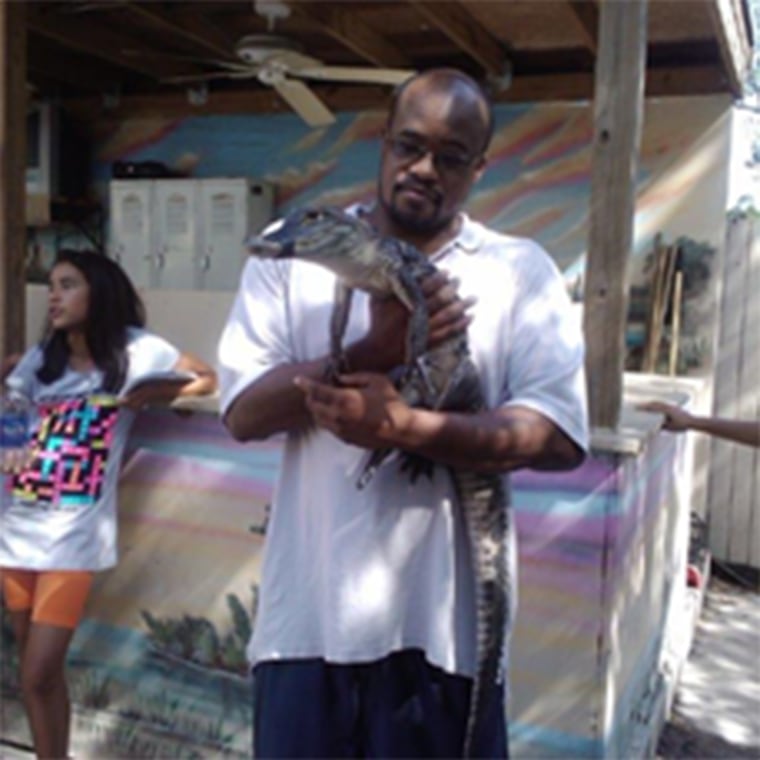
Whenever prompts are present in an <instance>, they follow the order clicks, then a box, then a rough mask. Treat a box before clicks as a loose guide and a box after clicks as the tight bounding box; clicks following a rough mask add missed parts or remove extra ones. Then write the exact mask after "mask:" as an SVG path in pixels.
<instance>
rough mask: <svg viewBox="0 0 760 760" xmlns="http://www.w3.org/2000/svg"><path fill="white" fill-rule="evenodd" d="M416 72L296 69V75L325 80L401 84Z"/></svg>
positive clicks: (318, 68)
mask: <svg viewBox="0 0 760 760" xmlns="http://www.w3.org/2000/svg"><path fill="white" fill-rule="evenodd" d="M415 73H416V72H415V71H414V70H412V69H376V68H372V67H370V66H321V65H320V66H314V67H306V68H301V69H296V70H295V71H293V74H294V76H298V77H302V78H303V79H318V80H320V81H325V82H365V83H367V84H393V85H396V84H401V83H402V82H405V81H406V80H407V79H409V77H411V76H412V75H413V74H415Z"/></svg>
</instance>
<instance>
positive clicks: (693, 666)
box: [657, 568, 760, 760]
mask: <svg viewBox="0 0 760 760" xmlns="http://www.w3.org/2000/svg"><path fill="white" fill-rule="evenodd" d="M657 757H658V758H660V759H661V760H671V759H672V760H676V759H677V758H705V759H706V758H723V759H724V760H734V759H736V760H739V759H741V758H753V759H754V760H758V759H760V589H759V588H758V585H757V579H756V578H754V579H753V580H751V581H748V580H747V579H746V578H741V577H736V576H732V575H731V574H728V573H726V572H722V571H720V569H719V568H716V569H715V570H714V571H713V575H712V578H711V580H710V583H709V586H708V589H707V593H706V595H705V602H704V607H703V610H702V615H701V617H700V621H699V624H698V626H697V630H696V633H695V639H694V645H693V647H692V651H691V653H690V655H689V658H688V661H687V663H686V665H685V666H684V670H683V672H682V675H681V679H680V682H679V686H678V689H677V691H676V696H675V700H674V704H673V709H672V714H671V718H670V720H669V722H668V723H667V724H666V726H665V728H664V730H663V732H662V734H661V735H660V741H659V744H658V747H657Z"/></svg>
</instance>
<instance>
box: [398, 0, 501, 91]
mask: <svg viewBox="0 0 760 760" xmlns="http://www.w3.org/2000/svg"><path fill="white" fill-rule="evenodd" d="M407 2H409V3H410V4H411V5H413V6H414V7H415V8H416V9H417V11H418V12H419V14H420V15H421V16H422V18H424V19H425V20H426V21H427V22H428V23H429V24H431V25H432V26H434V27H436V29H439V30H440V31H441V32H443V33H444V34H445V35H446V36H447V37H448V38H449V39H450V40H451V41H452V42H453V43H455V44H456V45H457V46H458V47H460V48H461V49H462V50H463V51H464V52H465V53H467V55H469V56H470V58H472V59H473V60H474V61H476V62H477V63H478V64H479V65H480V66H482V67H483V70H484V71H485V72H486V74H488V75H489V76H491V77H495V78H497V79H498V78H499V77H502V76H503V75H504V73H505V66H506V64H507V55H506V51H505V50H504V49H503V48H502V46H501V44H500V43H499V41H498V40H497V39H496V38H495V37H494V36H493V35H492V34H491V32H489V31H488V29H486V28H485V27H484V26H483V25H482V24H481V23H480V22H479V21H478V20H477V19H476V18H475V17H474V16H472V15H471V14H470V13H469V11H467V9H466V4H459V3H452V2H448V3H431V2H427V0H407Z"/></svg>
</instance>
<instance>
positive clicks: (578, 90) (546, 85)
mask: <svg viewBox="0 0 760 760" xmlns="http://www.w3.org/2000/svg"><path fill="white" fill-rule="evenodd" d="M312 89H313V90H314V91H315V92H316V93H317V95H318V96H319V97H320V99H322V100H323V101H324V102H325V104H326V105H327V106H328V107H329V108H331V109H332V110H334V111H336V112H340V111H361V110H365V109H366V110H371V109H384V108H385V107H386V106H387V104H388V103H389V101H390V90H389V88H383V87H373V86H371V85H351V86H331V85H314V86H313V87H312ZM725 91H726V80H725V74H724V72H723V71H722V69H721V68H720V67H719V66H690V67H684V68H666V69H656V70H654V71H649V72H648V73H647V80H646V95H647V96H648V97H667V96H673V95H710V94H716V93H721V92H725ZM593 94H594V75H593V74H591V73H579V74H559V75H557V74H546V75H537V76H518V77H516V78H515V80H514V82H513V84H512V87H510V89H509V90H508V91H507V92H504V93H497V94H496V95H495V96H494V100H495V101H496V102H497V103H535V102H548V101H582V100H590V99H591V98H592V97H593ZM66 105H67V107H68V108H70V109H73V110H74V111H76V112H77V114H78V115H79V116H80V117H81V118H83V119H97V118H102V119H104V120H109V119H114V120H118V119H124V118H131V117H137V116H166V117H170V118H181V117H188V116H194V115H196V116H200V115H210V114H214V115H221V114H245V113H255V114H261V115H266V114H272V113H289V112H290V111H289V109H288V107H287V105H285V103H284V102H283V101H282V100H281V99H280V98H279V97H278V96H277V94H276V93H274V92H273V91H270V90H266V89H263V88H262V87H260V86H258V85H249V86H248V87H240V88H238V89H234V90H224V91H214V90H211V91H210V92H209V94H208V100H207V102H206V103H205V104H204V105H199V106H196V105H191V104H190V103H189V102H188V99H187V96H186V95H185V93H184V92H180V91H177V92H171V93H166V94H160V95H126V96H124V97H122V98H121V99H120V101H119V104H118V106H117V107H115V108H112V109H105V108H104V106H103V100H102V99H101V98H71V99H67V100H66Z"/></svg>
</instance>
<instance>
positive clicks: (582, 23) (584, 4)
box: [566, 0, 599, 55]
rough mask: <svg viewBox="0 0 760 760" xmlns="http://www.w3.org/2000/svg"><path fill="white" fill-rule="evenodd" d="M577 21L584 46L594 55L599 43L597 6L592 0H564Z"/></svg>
mask: <svg viewBox="0 0 760 760" xmlns="http://www.w3.org/2000/svg"><path fill="white" fill-rule="evenodd" d="M566 2H567V5H568V7H569V8H570V10H571V11H572V13H573V16H574V18H575V20H576V21H577V22H578V29H579V30H580V32H581V34H582V35H583V41H584V42H585V43H586V47H587V48H588V49H589V50H590V51H591V52H592V53H594V55H596V50H597V46H598V44H599V8H598V6H597V4H596V2H595V1H594V0H566Z"/></svg>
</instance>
